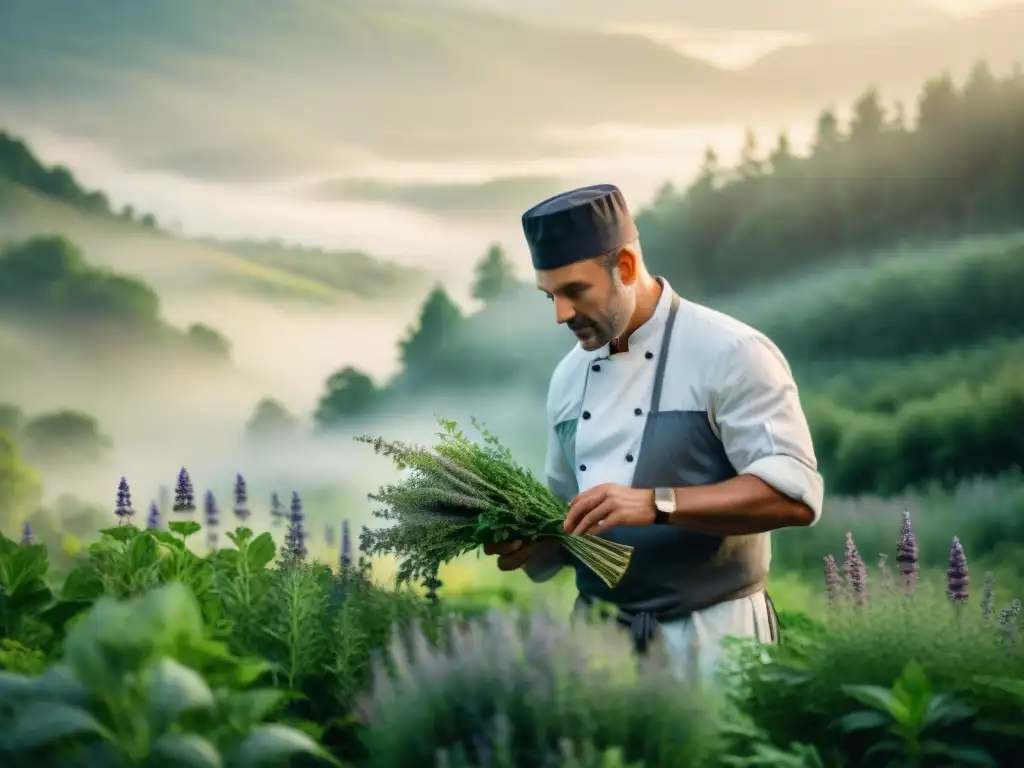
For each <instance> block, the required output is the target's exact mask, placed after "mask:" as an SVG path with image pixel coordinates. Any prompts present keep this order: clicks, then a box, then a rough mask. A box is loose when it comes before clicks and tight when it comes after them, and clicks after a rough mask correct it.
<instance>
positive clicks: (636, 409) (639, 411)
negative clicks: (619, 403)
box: [633, 408, 643, 416]
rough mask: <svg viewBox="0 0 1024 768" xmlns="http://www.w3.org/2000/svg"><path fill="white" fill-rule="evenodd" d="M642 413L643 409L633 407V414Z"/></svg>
mask: <svg viewBox="0 0 1024 768" xmlns="http://www.w3.org/2000/svg"><path fill="white" fill-rule="evenodd" d="M641 413H643V411H641V410H640V409H639V408H634V409H633V415H634V416H639V415H640V414H641Z"/></svg>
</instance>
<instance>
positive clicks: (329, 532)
mask: <svg viewBox="0 0 1024 768" xmlns="http://www.w3.org/2000/svg"><path fill="white" fill-rule="evenodd" d="M324 543H325V544H327V546H328V547H333V546H334V526H333V525H328V526H325V527H324Z"/></svg>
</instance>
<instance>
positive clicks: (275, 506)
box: [270, 491, 287, 528]
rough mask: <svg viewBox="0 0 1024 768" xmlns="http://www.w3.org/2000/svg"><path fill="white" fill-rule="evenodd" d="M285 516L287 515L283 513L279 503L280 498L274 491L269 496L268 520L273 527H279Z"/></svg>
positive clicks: (281, 505)
mask: <svg viewBox="0 0 1024 768" xmlns="http://www.w3.org/2000/svg"><path fill="white" fill-rule="evenodd" d="M286 516H287V513H286V512H285V509H284V505H283V504H282V503H281V497H280V496H278V495H277V492H276V491H275V492H274V493H272V494H270V519H271V521H272V522H273V525H274V527H275V528H277V527H280V525H281V523H283V522H284V519H285V517H286Z"/></svg>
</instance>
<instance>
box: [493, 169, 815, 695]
mask: <svg viewBox="0 0 1024 768" xmlns="http://www.w3.org/2000/svg"><path fill="white" fill-rule="evenodd" d="M523 230H524V232H525V234H526V240H527V242H528V244H529V247H530V253H531V255H532V258H533V266H534V268H535V270H536V280H537V287H538V288H539V289H540V290H541V291H542V292H543V293H544V295H545V296H547V298H548V299H549V300H550V301H551V302H552V305H553V308H554V313H555V320H556V322H558V323H559V324H563V325H566V326H567V327H568V328H569V330H571V331H572V332H573V333H574V334H575V336H576V340H577V342H578V343H577V344H576V346H574V347H573V349H572V350H571V351H570V352H569V353H568V354H567V355H566V356H565V358H564V359H563V360H562V361H561V363H559V365H558V367H557V368H556V369H555V371H554V374H553V375H552V377H551V384H550V388H549V390H548V398H547V420H548V449H547V462H546V474H547V481H548V484H549V486H550V487H551V489H552V490H554V491H555V492H556V493H557V494H558V495H560V496H561V497H562V498H564V499H565V500H566V501H568V502H569V503H570V506H569V514H568V517H567V519H566V521H565V530H566V531H568V532H571V533H573V534H576V535H582V534H588V533H589V534H595V535H598V536H602V537H605V538H607V539H609V540H611V541H615V542H620V543H622V544H628V545H629V546H631V547H633V557H632V562H631V564H630V567H629V570H628V571H627V573H626V575H625V576H624V577H623V579H622V581H621V582H620V583H619V584H618V585H617V586H616V587H614V588H609V587H607V586H606V585H605V584H604V583H603V582H602V581H601V580H600V579H599V578H598V577H597V576H596V575H595V574H593V573H592V572H591V571H590V570H588V569H587V568H585V567H584V566H583V565H582V564H581V563H579V562H576V561H575V560H574V558H572V556H571V555H569V554H568V553H567V552H566V551H565V550H564V549H563V548H561V547H559V546H557V542H553V541H552V540H540V541H532V542H522V541H515V542H505V543H502V544H498V545H493V546H490V547H488V548H487V550H486V551H487V553H488V554H491V555H497V557H498V560H497V562H498V566H499V567H500V568H501V569H502V570H506V571H507V570H515V569H518V568H523V569H524V570H525V571H526V573H527V574H528V575H529V577H530V578H531V579H533V580H534V581H537V582H542V581H546V580H548V579H550V578H551V577H552V576H554V575H555V573H557V572H558V571H559V570H560V569H561V568H562V567H564V566H571V567H573V568H574V569H575V571H576V586H577V588H578V590H579V597H578V599H577V607H578V608H580V609H583V608H585V607H586V606H588V605H590V604H592V603H594V602H595V601H600V602H602V603H605V604H607V603H610V604H612V605H613V606H615V608H616V610H617V611H618V620H619V621H620V622H621V623H622V624H624V625H626V626H627V627H628V628H629V630H630V632H631V634H632V636H633V640H634V643H635V645H636V648H637V650H638V651H640V652H641V653H643V652H645V651H646V650H647V648H648V646H649V644H651V643H652V641H654V640H657V645H658V646H660V647H661V648H662V652H663V653H667V655H668V658H669V659H670V660H671V662H672V665H673V667H674V669H675V671H676V673H677V674H678V675H679V676H680V677H681V678H684V679H698V678H702V679H706V677H707V676H708V675H710V674H711V673H712V672H713V671H714V669H715V668H716V665H717V662H718V661H719V659H720V656H721V650H722V645H721V641H722V639H723V638H725V637H727V636H734V637H747V638H754V639H756V640H757V641H759V642H762V643H773V642H778V637H779V634H778V633H779V630H778V622H777V619H776V616H775V610H774V607H773V605H772V602H771V599H770V598H769V597H768V594H767V592H766V591H765V579H766V577H767V575H768V565H769V562H770V560H771V544H770V538H769V532H770V531H773V530H776V529H778V528H783V527H787V526H808V525H813V524H814V523H815V522H816V521H817V520H818V517H819V516H820V514H821V506H822V496H823V483H822V478H821V476H820V475H819V474H818V471H817V462H816V460H815V456H814V449H813V447H812V445H811V435H810V432H809V430H808V427H807V420H806V418H805V416H804V413H803V410H802V408H801V405H800V399H799V396H798V394H797V388H796V385H795V384H794V382H793V376H792V373H791V371H790V368H789V365H788V363H787V362H786V360H785V358H784V357H783V355H782V353H781V352H780V351H779V350H778V348H777V347H776V346H775V345H774V344H773V343H772V342H771V341H770V340H769V339H768V338H767V337H765V336H764V334H762V333H760V332H758V331H756V330H754V329H753V328H751V327H749V326H747V325H744V324H743V323H741V322H739V321H738V320H735V319H733V318H731V317H729V316H727V315H724V314H722V313H720V312H716V311H714V310H711V309H709V308H707V307H704V306H701V305H699V304H696V303H693V302H690V301H687V300H685V299H683V298H681V297H680V296H679V295H678V294H677V293H676V292H675V291H674V290H673V289H672V286H671V285H669V284H668V282H667V281H666V280H665V279H664V278H661V277H655V276H652V275H651V274H650V273H649V272H648V271H647V269H646V268H645V266H644V262H643V255H642V253H641V250H640V240H639V233H638V231H637V227H636V224H635V223H634V221H633V218H632V216H631V215H630V213H629V210H628V208H627V206H626V202H625V199H624V197H623V195H622V193H621V192H620V191H619V189H618V188H616V187H615V186H612V185H608V184H602V185H597V186H591V187H585V188H582V189H576V190H572V191H570V192H566V193H563V194H560V195H557V196H555V197H552V198H550V199H548V200H545V201H543V202H541V203H539V204H537V205H536V206H534V207H533V208H531V209H530V210H528V211H527V212H526V213H525V214H523Z"/></svg>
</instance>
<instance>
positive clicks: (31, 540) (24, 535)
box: [21, 520, 36, 546]
mask: <svg viewBox="0 0 1024 768" xmlns="http://www.w3.org/2000/svg"><path fill="white" fill-rule="evenodd" d="M21 543H22V544H24V545H25V546H31V545H32V544H35V543H36V537H35V534H33V533H32V526H31V525H30V524H29V522H28V520H26V521H25V525H24V526H22V529H21Z"/></svg>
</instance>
